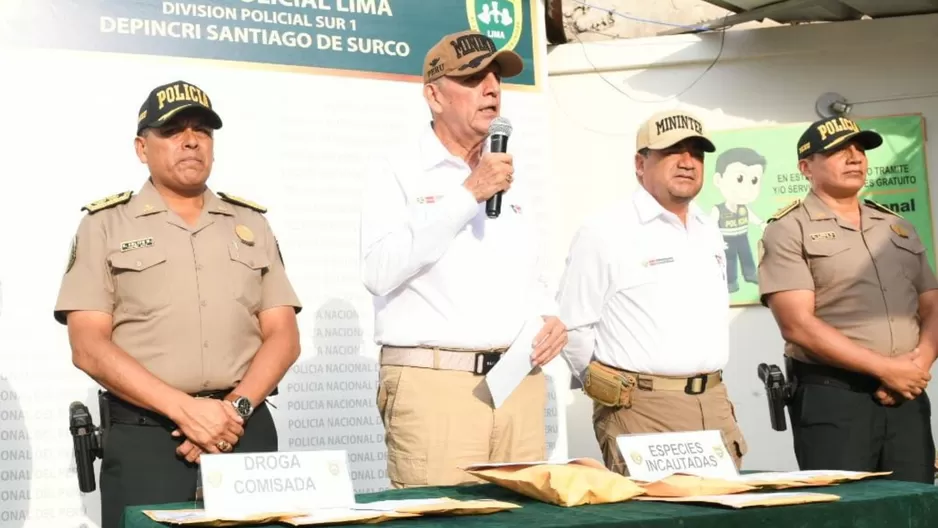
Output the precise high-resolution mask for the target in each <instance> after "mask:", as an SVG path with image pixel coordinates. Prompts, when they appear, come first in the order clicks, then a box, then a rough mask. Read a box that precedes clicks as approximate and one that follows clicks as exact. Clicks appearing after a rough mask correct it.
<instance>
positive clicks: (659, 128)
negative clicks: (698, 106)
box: [635, 110, 716, 152]
mask: <svg viewBox="0 0 938 528" xmlns="http://www.w3.org/2000/svg"><path fill="white" fill-rule="evenodd" d="M687 138H699V139H700V141H701V143H702V144H703V146H704V151H706V152H714V151H715V150H716V147H715V146H713V142H712V141H710V138H708V137H707V131H706V129H705V128H704V126H703V122H702V121H701V120H700V119H698V118H697V117H696V116H695V115H693V114H691V113H689V112H685V111H683V110H667V111H664V112H658V113H657V114H654V115H652V116H651V117H650V118H648V120H647V121H645V122H644V123H642V126H641V127H639V129H638V134H637V136H636V137H635V150H641V149H643V148H649V149H652V150H661V149H665V148H668V147H670V146H671V145H674V144H675V143H678V142H679V141H682V140H684V139H687Z"/></svg>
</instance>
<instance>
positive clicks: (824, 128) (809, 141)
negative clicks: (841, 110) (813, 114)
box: [798, 117, 883, 160]
mask: <svg viewBox="0 0 938 528" xmlns="http://www.w3.org/2000/svg"><path fill="white" fill-rule="evenodd" d="M849 141H856V142H857V143H859V144H860V146H862V147H863V148H864V149H866V150H872V149H875V148H876V147H878V146H880V145H882V144H883V137H882V136H880V135H879V134H878V133H876V132H874V131H872V130H860V127H859V126H857V124H856V123H855V122H854V121H853V120H852V119H848V118H846V117H831V118H827V119H821V120H819V121H815V122H814V123H811V125H810V126H809V127H808V129H807V130H805V131H804V133H803V134H802V135H801V139H799V140H798V159H799V160H803V159H805V158H807V157H810V156H811V155H813V154H817V153H819V152H834V151H836V150H838V149H840V148H843V147H844V146H845V145H847V143H848V142H849Z"/></svg>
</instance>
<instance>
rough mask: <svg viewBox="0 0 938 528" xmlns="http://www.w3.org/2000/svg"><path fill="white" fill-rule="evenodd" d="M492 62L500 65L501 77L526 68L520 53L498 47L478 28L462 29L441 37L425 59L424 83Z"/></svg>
mask: <svg viewBox="0 0 938 528" xmlns="http://www.w3.org/2000/svg"><path fill="white" fill-rule="evenodd" d="M492 61H495V62H497V63H498V65H499V66H501V76H502V77H514V76H515V75H518V74H519V73H521V71H522V70H523V69H524V61H523V60H521V56H520V55H518V54H517V53H515V52H514V51H511V50H506V49H503V50H499V49H498V48H496V47H495V42H493V41H492V39H490V38H489V37H487V36H485V35H483V34H481V33H479V32H477V31H461V32H459V33H453V34H451V35H447V36H445V37H443V38H442V39H440V41H439V42H437V43H436V44H434V46H433V47H432V48H430V51H428V52H427V56H426V57H425V58H424V60H423V82H424V84H426V83H429V82H433V81H435V80H437V79H439V78H440V77H465V76H468V75H472V74H474V73H476V72H478V71H480V70H483V69H485V68H486V67H487V66H488V65H489V64H490V63H491V62H492Z"/></svg>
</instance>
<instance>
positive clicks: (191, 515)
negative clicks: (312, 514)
mask: <svg viewBox="0 0 938 528" xmlns="http://www.w3.org/2000/svg"><path fill="white" fill-rule="evenodd" d="M143 514H144V515H146V516H147V517H149V518H150V519H152V520H154V521H156V522H158V523H165V524H176V525H183V526H215V527H226V526H238V525H242V524H248V523H250V524H268V523H274V522H277V521H280V520H283V519H285V518H289V517H290V516H292V515H296V514H295V513H268V514H257V515H247V516H243V517H232V518H218V517H211V516H208V515H205V510H143Z"/></svg>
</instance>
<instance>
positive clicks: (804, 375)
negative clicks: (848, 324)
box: [791, 360, 881, 393]
mask: <svg viewBox="0 0 938 528" xmlns="http://www.w3.org/2000/svg"><path fill="white" fill-rule="evenodd" d="M791 366H792V373H793V374H794V376H795V379H796V380H797V383H798V384H804V385H826V386H828V387H836V388H839V389H844V390H849V391H853V392H866V393H873V392H876V389H878V388H879V386H880V385H881V383H880V381H879V380H878V379H876V378H874V377H872V376H867V375H866V374H860V373H859V372H853V371H850V370H844V369H842V368H837V367H832V366H830V365H817V364H811V363H804V362H802V361H797V360H792V362H791Z"/></svg>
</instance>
